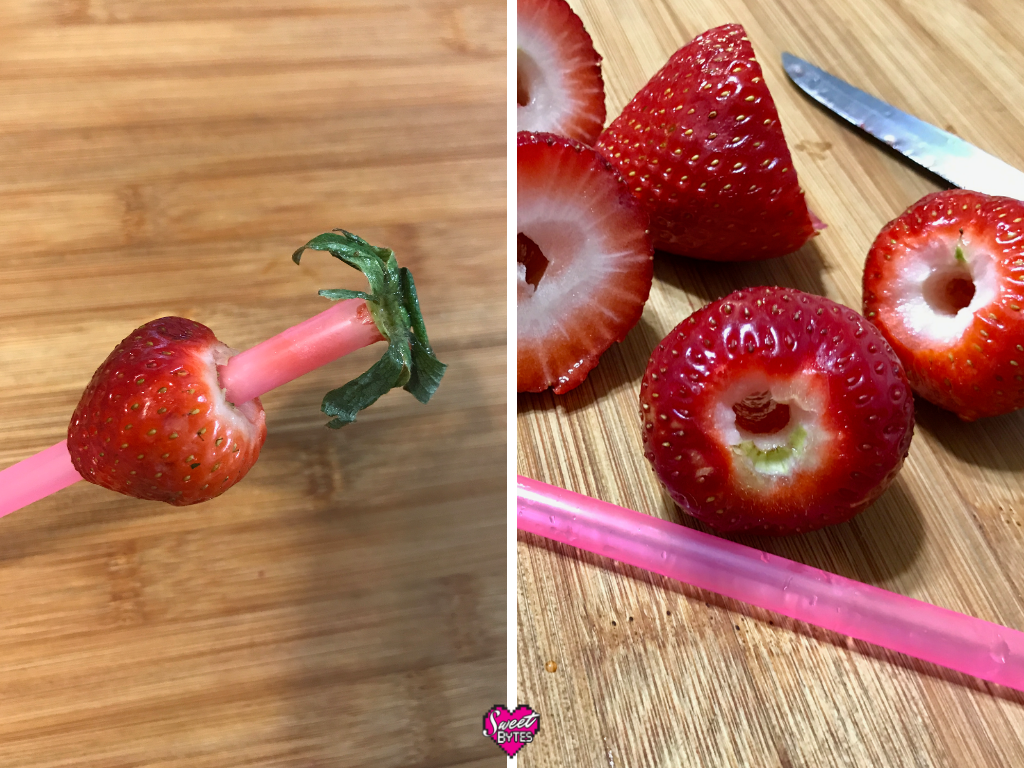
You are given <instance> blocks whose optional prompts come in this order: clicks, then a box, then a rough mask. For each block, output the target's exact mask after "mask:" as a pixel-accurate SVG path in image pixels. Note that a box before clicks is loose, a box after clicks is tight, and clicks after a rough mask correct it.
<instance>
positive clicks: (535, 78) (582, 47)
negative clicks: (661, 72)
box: [516, 0, 605, 144]
mask: <svg viewBox="0 0 1024 768" xmlns="http://www.w3.org/2000/svg"><path fill="white" fill-rule="evenodd" d="M516 37H517V41H518V51H517V54H518V56H517V58H518V67H517V72H516V86H517V88H516V90H517V92H518V93H517V100H518V103H519V107H518V108H517V109H516V122H517V123H518V129H519V130H520V131H547V132H549V133H557V134H560V135H562V136H568V137H569V138H571V139H577V140H579V141H582V142H583V143H585V144H593V143H594V139H596V138H597V135H598V134H599V133H600V132H601V128H602V127H604V118H605V108H604V81H603V80H602V79H601V57H600V56H599V55H598V54H597V51H595V50H594V43H593V41H592V40H591V39H590V35H588V34H587V31H586V30H585V29H584V28H583V22H582V21H580V18H579V16H577V15H576V14H575V13H573V10H572V8H570V7H569V4H568V3H567V2H565V0H518V3H517V14H516Z"/></svg>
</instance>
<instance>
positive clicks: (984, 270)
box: [864, 189, 1024, 421]
mask: <svg viewBox="0 0 1024 768" xmlns="http://www.w3.org/2000/svg"><path fill="white" fill-rule="evenodd" d="M1022 309H1024V203H1022V202H1020V201H1019V200H1012V199H1010V198H1006V197H989V196H987V195H982V194H980V193H978V192H968V191H966V190H960V189H954V190H949V191H946V192H936V193H935V194H931V195H927V196H926V197H924V198H922V199H921V200H919V201H918V202H917V203H915V204H914V205H912V206H911V207H910V208H908V209H907V210H906V211H905V212H904V213H903V214H902V215H901V216H900V217H899V218H897V219H895V220H893V221H891V222H889V223H888V224H886V225H885V227H884V228H883V229H882V231H881V232H880V233H879V234H878V237H877V238H876V239H875V242H874V244H873V245H872V246H871V251H870V252H869V253H868V258H867V262H866V263H865V265H864V314H865V315H866V316H867V317H868V319H869V320H871V322H873V323H874V324H875V325H877V326H878V328H879V329H880V330H881V331H882V333H883V334H884V335H885V337H886V338H887V339H888V340H889V343H890V344H892V347H893V349H894V350H895V351H896V354H897V355H899V357H900V360H902V361H903V364H904V365H905V366H906V369H907V376H908V378H909V379H910V384H911V386H912V387H913V388H914V391H915V392H917V393H918V394H919V395H921V396H922V397H924V398H925V399H926V400H930V401H931V402H933V403H935V404H936V405H938V406H941V407H942V408H946V409H948V410H951V411H953V412H954V413H956V414H958V415H959V416H960V418H962V419H964V420H966V421H973V420H974V419H977V418H979V417H982V416H996V415H999V414H1002V413H1008V412H1010V411H1013V410H1016V409H1017V408H1021V407H1022V406H1024V317H1022V315H1021V313H1022Z"/></svg>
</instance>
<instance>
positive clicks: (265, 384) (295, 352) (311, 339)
mask: <svg viewBox="0 0 1024 768" xmlns="http://www.w3.org/2000/svg"><path fill="white" fill-rule="evenodd" d="M383 340H384V337H383V336H382V335H381V333H380V331H379V330H377V326H376V325H375V324H374V322H373V318H372V317H370V311H369V310H368V309H367V308H366V302H365V301H363V300H362V299H346V300H345V301H339V302H338V303H336V304H334V305H332V306H331V308H330V309H328V310H326V311H324V312H321V313H320V314H319V315H314V316H313V317H311V318H309V319H308V320H304V321H303V322H301V323H299V324H298V325H293V326H292V327H291V328H289V329H288V330H286V331H283V332H282V333H279V334H277V336H274V337H273V338H270V339H267V340H266V341H264V342H261V343H260V344H257V345H256V346H255V347H253V348H252V349H247V350H246V351H245V352H241V353H239V354H237V355H235V356H234V357H232V358H231V359H230V360H228V362H227V364H226V365H223V366H221V368H220V383H221V386H222V387H224V389H225V390H226V395H227V398H228V400H230V401H231V402H232V403H245V402H248V401H249V400H252V399H253V398H254V397H259V396H260V395H264V394H266V393H267V392H269V391H270V390H272V389H276V388H277V387H279V386H281V385H282V384H286V383H287V382H289V381H291V380H292V379H297V378H299V376H304V375H305V374H307V373H309V372H310V371H313V370H316V369H317V368H319V367H320V366H321V365H326V364H327V363H330V362H332V361H334V360H337V359H338V358H339V357H343V356H345V355H347V354H348V353H349V352H354V351H355V350H357V349H362V348H363V347H365V346H368V345H370V344H373V343H374V342H376V341H383Z"/></svg>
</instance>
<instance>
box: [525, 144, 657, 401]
mask: <svg viewBox="0 0 1024 768" xmlns="http://www.w3.org/2000/svg"><path fill="white" fill-rule="evenodd" d="M517 168H518V183H517V189H518V198H517V200H518V212H517V215H518V226H519V237H518V241H519V253H518V271H519V274H518V285H517V292H518V297H517V303H516V325H517V341H518V347H517V357H516V361H517V366H516V368H517V382H518V389H519V391H520V392H540V391H543V390H545V389H547V388H549V387H552V388H554V391H555V393H556V394H563V393H565V392H568V391H569V390H570V389H572V388H573V387H576V386H578V385H579V384H580V383H581V382H582V381H583V380H584V379H585V378H586V377H587V374H588V373H589V372H590V370H591V369H592V368H593V367H594V366H595V365H597V361H598V358H599V357H600V356H601V354H602V353H603V352H604V351H605V350H606V349H608V347H610V346H611V345H612V344H613V343H614V342H616V341H621V340H622V339H624V338H625V336H626V334H627V333H628V332H629V330H630V329H631V328H632V327H633V326H634V325H636V323H637V321H638V320H639V319H640V314H641V312H642V311H643V307H644V303H645V302H646V301H647V297H648V295H649V294H650V290H651V281H652V278H653V274H654V264H653V258H654V251H653V249H652V247H651V241H650V239H649V238H648V236H647V215H646V214H645V213H644V212H643V210H642V208H641V206H640V204H639V203H638V202H637V200H636V198H634V197H633V196H632V195H631V194H630V192H629V190H628V189H627V188H626V186H625V184H623V182H622V180H621V179H620V178H619V176H618V174H617V173H616V172H615V171H614V169H613V168H612V167H611V166H609V165H608V163H607V162H605V161H604V160H602V159H601V157H599V156H598V154H597V153H596V152H595V151H594V150H593V149H591V148H590V147H587V146H584V145H583V144H581V143H580V142H577V141H573V140H571V139H567V138H565V137H562V136H554V135H552V134H543V133H542V134H534V133H528V132H521V133H520V134H519V137H518V148H517Z"/></svg>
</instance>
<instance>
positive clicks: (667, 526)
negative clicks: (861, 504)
mask: <svg viewBox="0 0 1024 768" xmlns="http://www.w3.org/2000/svg"><path fill="white" fill-rule="evenodd" d="M517 519H518V526H519V530H521V531H527V532H529V533H534V534H537V535H538V536H544V537H545V538H548V539H552V540H554V541H559V542H561V543H563V544H569V545H571V546H574V547H577V548H578V549H585V550H587V551H588V552H593V553H594V554H598V555H603V556H605V557H609V558H612V559H613V560H618V561H620V562H623V563H628V564H629V565H634V566H636V567H638V568H643V569H644V570H646V571H651V572H653V573H658V574H661V575H662V576H668V577H669V578H671V579H676V580H678V581H683V582H686V583H688V584H692V585H693V586H695V587H699V588H701V589H706V590H708V591H709V592H716V593H718V594H720V595H725V596H726V597H731V598H733V599H735V600H739V601H741V602H744V603H749V604H750V605H755V606H757V607H759V608H766V609H767V610H770V611H774V612H775V613H779V614H782V615H783V616H789V617H790V618H793V619H797V620H799V621H803V622H807V623H808V624H814V625H816V626H819V627H823V628H825V629H830V630H832V631H833V632H838V633H840V634H843V635H849V636H850V637H855V638H857V639H858V640H865V641H867V642H869V643H873V644H875V645H879V646H882V647H883V648H888V649H890V650H893V651H898V652H900V653H904V654H906V655H908V656H914V657H916V658H919V659H923V660H925V661H929V662H931V663H933V664H938V665H940V666H943V667H948V668H949V669H955V670H956V671H958V672H963V673H965V674H968V675H973V676H974V677H979V678H981V679H982V680H989V681H991V682H993V683H998V684H999V685H1005V686H1006V687H1008V688H1015V689H1017V690H1018V691H1021V690H1024V633H1022V632H1018V631H1017V630H1015V629H1008V628H1006V627H1003V626H1000V625H998V624H993V623H991V622H988V621H982V620H981V619H976V618H974V617H972V616H965V615H963V614H961V613H956V612H955V611H950V610H947V609H945V608H939V607H937V606H934V605H929V604H928V603H923V602H921V601H920V600H914V599H912V598H909V597H904V596H903V595H898V594H895V593H894V592H887V591H886V590H884V589H879V588H878V587H872V586H870V585H868V584H862V583H860V582H858V581H853V580H852V579H846V578H843V577H842V576H836V575H834V574H831V573H827V572H825V571H820V570H818V569H817V568H811V567H810V566H808V565H803V564H801V563H796V562H793V561H792V560H787V559H785V558H782V557H776V556H775V555H770V554H768V553H767V552H761V551H760V550H757V549H753V548H751V547H745V546H743V545H742V544H736V543H734V542H731V541H727V540H725V539H720V538H718V537H717V536H711V535H709V534H706V533H702V532H700V531H695V530H693V529H691V528H686V527H685V526H682V525H678V524H676V523H670V522H668V521H667V520H661V519H660V518H656V517H651V516H650V515H643V514H640V513H639V512H633V511H632V510H629V509H623V508H622V507H617V506H615V505H614V504H608V503H607V502H603V501H598V500H596V499H591V498H589V497H587V496H581V495H579V494H577V493H572V492H571V491H565V490H562V489H561V488H555V487H554V486H551V485H547V484H545V483H540V482H537V481H536V480H530V479H529V478H525V477H522V476H519V480H518V503H517Z"/></svg>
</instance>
